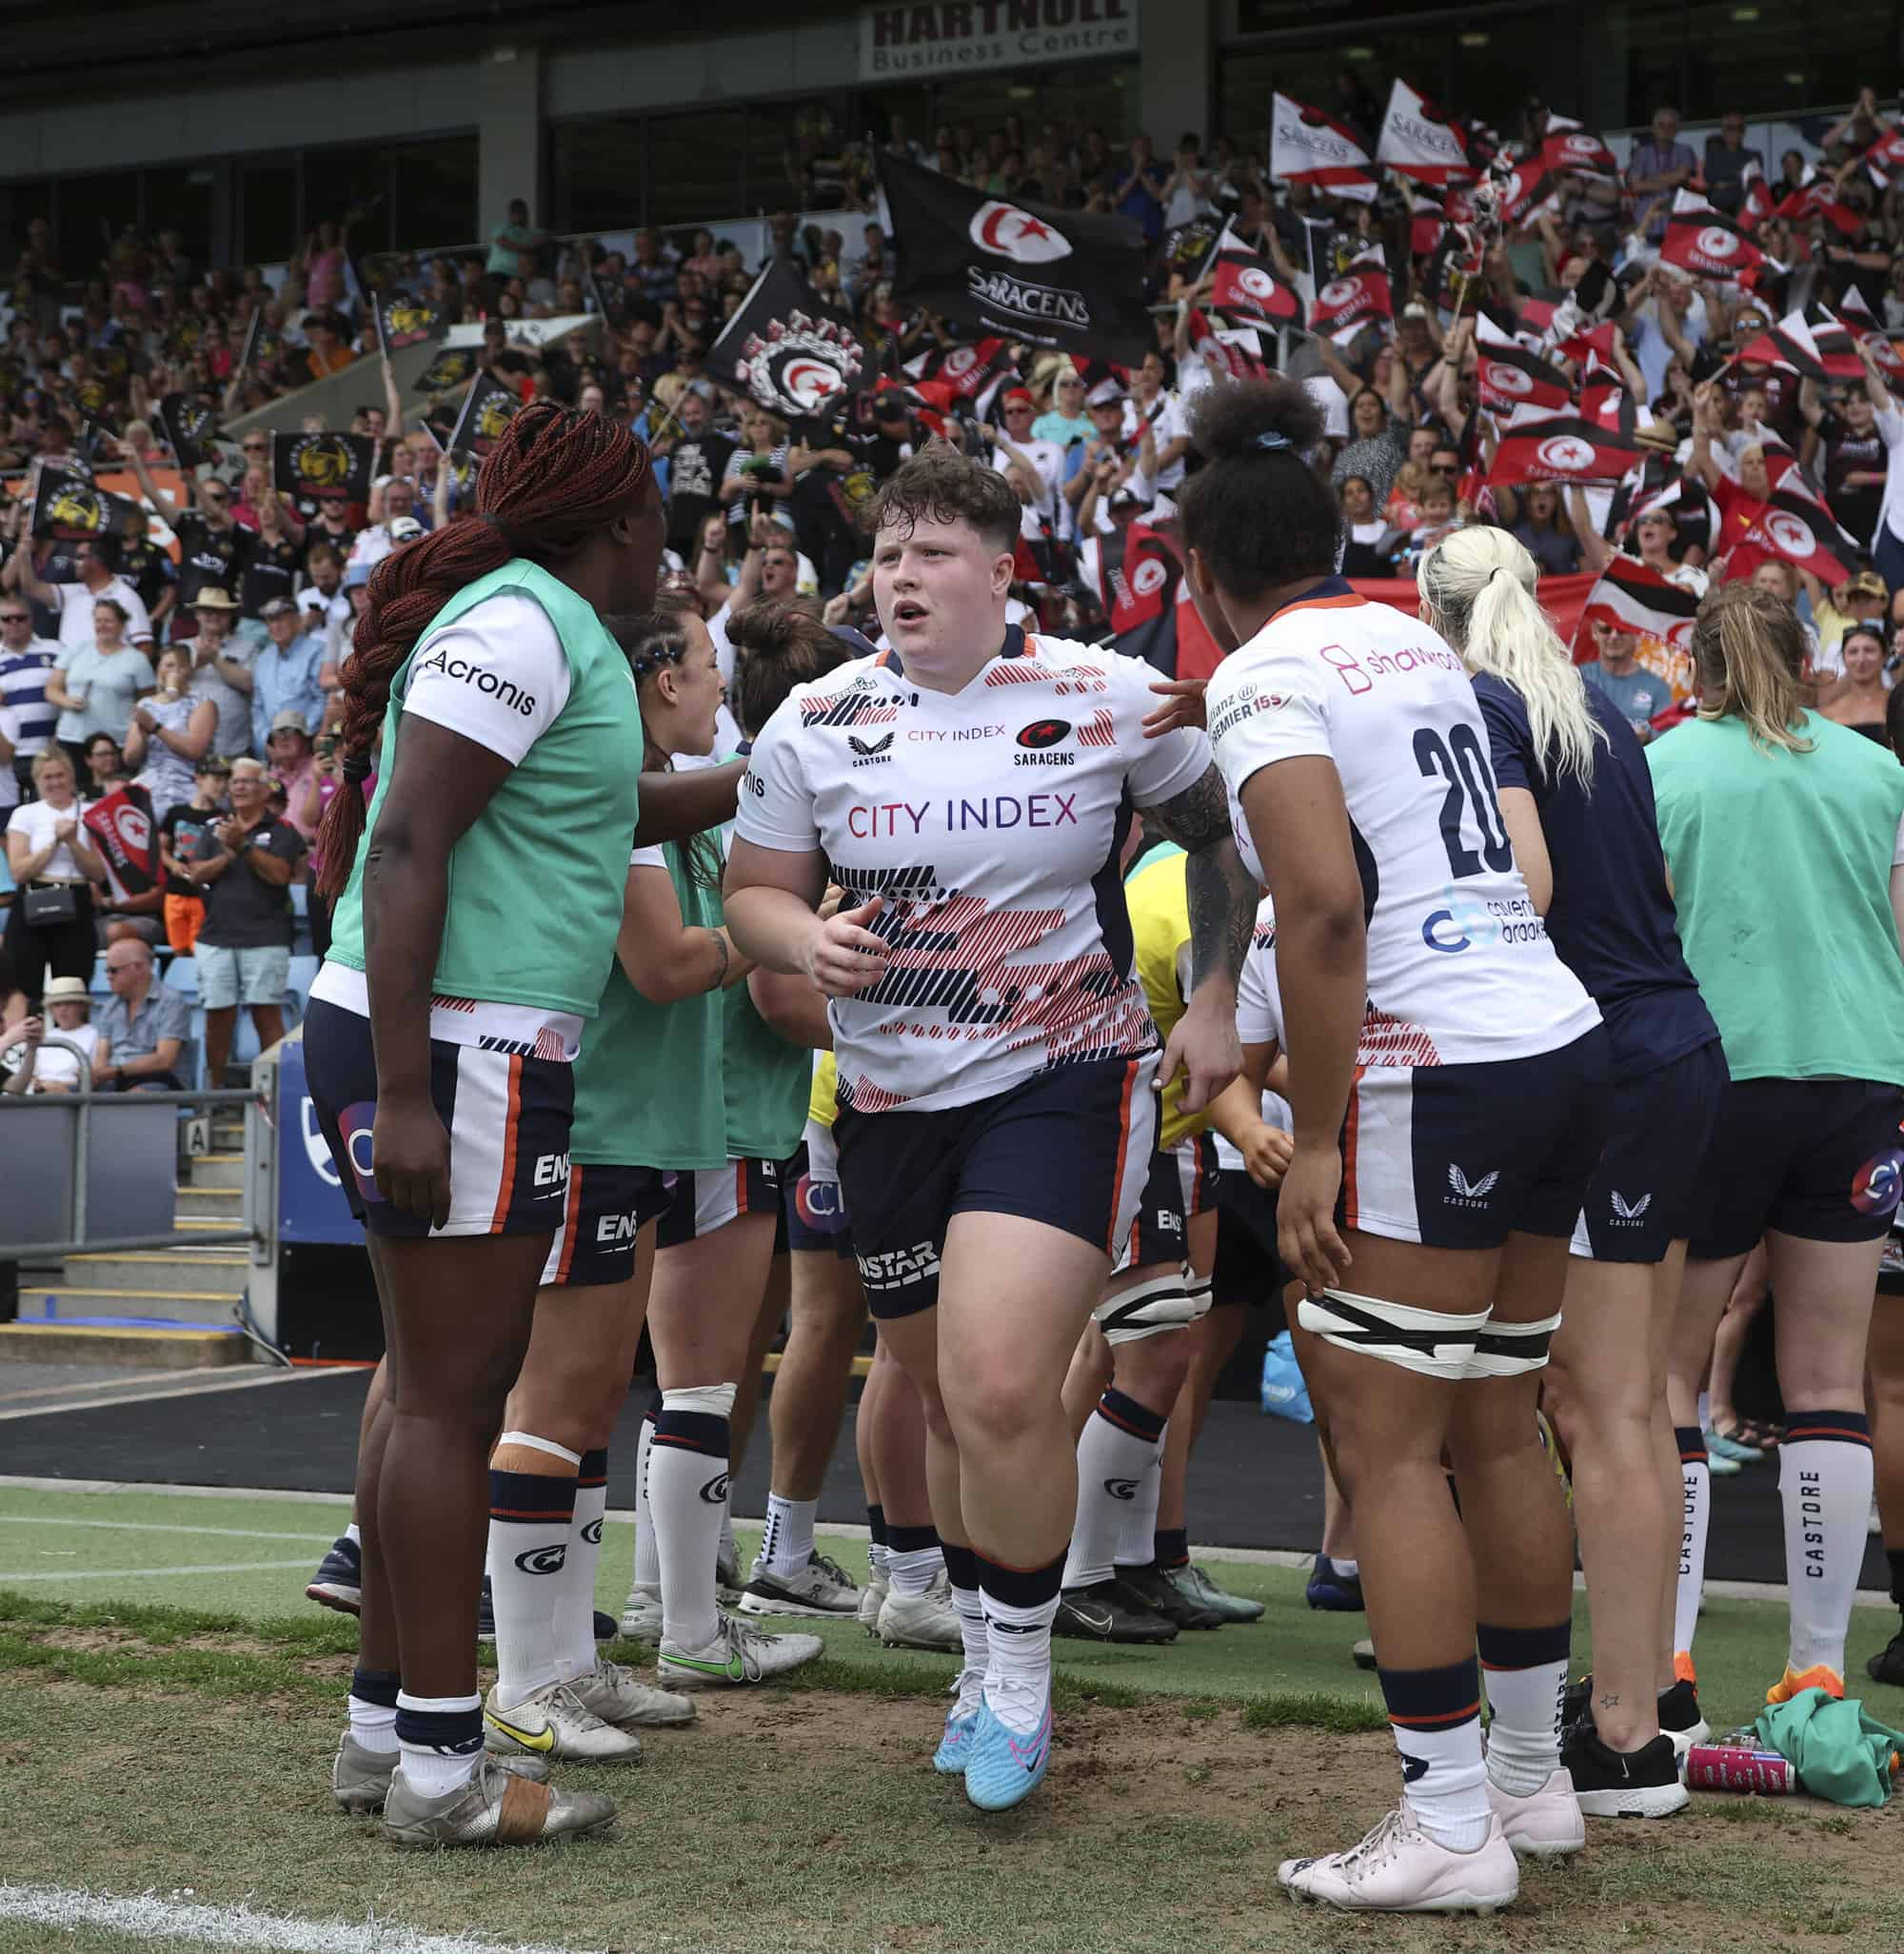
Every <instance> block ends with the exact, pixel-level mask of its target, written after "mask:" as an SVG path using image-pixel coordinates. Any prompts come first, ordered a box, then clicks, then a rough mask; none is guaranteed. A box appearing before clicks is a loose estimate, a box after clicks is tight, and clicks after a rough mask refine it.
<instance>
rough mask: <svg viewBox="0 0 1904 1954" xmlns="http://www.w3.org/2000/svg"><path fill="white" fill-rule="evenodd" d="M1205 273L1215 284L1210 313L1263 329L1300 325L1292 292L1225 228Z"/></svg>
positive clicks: (1266, 263)
mask: <svg viewBox="0 0 1904 1954" xmlns="http://www.w3.org/2000/svg"><path fill="white" fill-rule="evenodd" d="M1209 271H1210V274H1211V275H1212V276H1213V278H1214V280H1215V283H1214V284H1213V285H1212V286H1211V287H1210V297H1209V306H1210V309H1211V310H1212V311H1213V312H1223V313H1226V314H1228V315H1229V316H1230V317H1231V318H1233V319H1237V320H1251V321H1255V322H1257V323H1258V324H1259V325H1263V326H1300V325H1301V324H1302V301H1301V300H1300V299H1299V297H1298V296H1297V294H1296V291H1295V288H1294V287H1293V286H1289V285H1287V284H1285V283H1284V282H1283V280H1281V279H1279V277H1277V275H1276V269H1275V267H1274V266H1272V265H1271V264H1270V262H1269V260H1268V259H1267V258H1265V257H1263V256H1262V254H1261V253H1260V252H1259V251H1252V250H1251V249H1250V248H1249V247H1248V246H1247V245H1245V244H1244V243H1243V241H1242V239H1241V238H1240V237H1239V236H1238V235H1237V234H1236V231H1235V229H1234V228H1233V227H1231V226H1229V225H1227V224H1226V225H1225V226H1224V227H1223V234H1222V236H1221V237H1220V238H1219V239H1218V240H1217V248H1216V251H1215V252H1214V254H1213V255H1212V257H1211V259H1210V265H1209Z"/></svg>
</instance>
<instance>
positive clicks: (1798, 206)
mask: <svg viewBox="0 0 1904 1954" xmlns="http://www.w3.org/2000/svg"><path fill="white" fill-rule="evenodd" d="M1814 212H1816V213H1817V214H1818V215H1820V216H1822V217H1824V218H1826V219H1828V220H1829V221H1830V222H1831V223H1832V224H1834V225H1835V226H1836V227H1837V228H1838V229H1839V230H1841V231H1842V232H1843V233H1844V235H1845V236H1846V237H1855V236H1856V235H1857V233H1858V232H1859V231H1860V230H1862V229H1863V228H1864V219H1863V217H1862V216H1860V215H1859V213H1858V212H1857V211H1855V210H1853V209H1849V208H1847V207H1846V206H1844V205H1843V204H1840V203H1839V202H1838V188H1837V185H1836V184H1835V183H1834V182H1833V180H1832V179H1831V178H1830V177H1829V176H1825V175H1823V174H1821V173H1820V172H1819V171H1818V170H1816V169H1812V168H1808V169H1807V170H1806V172H1805V175H1804V177H1803V178H1802V179H1801V181H1800V183H1799V185H1798V188H1796V189H1795V190H1793V191H1791V192H1790V193H1789V194H1788V195H1787V196H1785V197H1783V198H1781V199H1780V200H1779V202H1778V203H1777V204H1775V206H1774V207H1773V210H1772V214H1773V216H1775V217H1784V218H1789V219H1790V220H1791V221H1792V222H1794V223H1795V224H1802V223H1803V222H1804V221H1805V220H1806V219H1807V218H1809V217H1810V216H1812V214H1813V213H1814Z"/></svg>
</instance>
